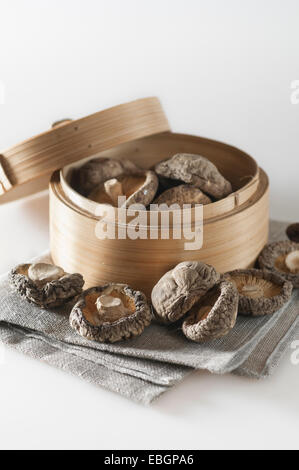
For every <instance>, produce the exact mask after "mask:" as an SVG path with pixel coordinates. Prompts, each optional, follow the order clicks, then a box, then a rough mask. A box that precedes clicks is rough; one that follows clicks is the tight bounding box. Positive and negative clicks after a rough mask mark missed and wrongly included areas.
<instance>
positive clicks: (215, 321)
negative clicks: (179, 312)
mask: <svg viewBox="0 0 299 470" xmlns="http://www.w3.org/2000/svg"><path fill="white" fill-rule="evenodd" d="M238 302H239V294H238V291H237V289H236V287H235V286H234V285H233V284H232V283H231V282H228V281H222V282H219V283H218V284H216V285H215V286H214V287H213V288H212V289H211V290H209V292H207V293H206V294H205V295H204V296H203V297H202V298H201V299H200V301H199V302H197V303H196V304H195V305H194V306H193V307H192V309H191V310H190V312H189V313H188V314H187V318H186V319H185V320H184V322H183V325H182V330H183V333H184V335H185V336H186V337H187V338H188V339H191V340H192V341H196V342H198V343H200V342H205V341H210V340H212V339H216V338H220V337H222V336H225V335H227V333H228V332H229V331H230V330H231V329H232V328H233V327H234V326H235V323H236V319H237V314H238Z"/></svg>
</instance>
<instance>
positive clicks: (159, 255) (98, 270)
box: [0, 98, 269, 295]
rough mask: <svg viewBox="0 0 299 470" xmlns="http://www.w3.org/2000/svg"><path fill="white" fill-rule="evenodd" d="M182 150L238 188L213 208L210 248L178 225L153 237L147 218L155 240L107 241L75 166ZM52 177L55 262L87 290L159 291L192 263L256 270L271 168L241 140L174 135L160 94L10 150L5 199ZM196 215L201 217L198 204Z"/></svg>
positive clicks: (1, 181)
mask: <svg viewBox="0 0 299 470" xmlns="http://www.w3.org/2000/svg"><path fill="white" fill-rule="evenodd" d="M178 152H186V153H195V154H201V155H203V156H206V157H207V158H209V159H210V160H211V161H212V162H213V163H215V165H216V166H217V167H218V169H219V170H220V172H221V173H222V174H223V175H224V176H225V177H226V178H227V179H228V180H229V181H231V183H232V185H233V190H234V192H233V193H232V194H231V195H229V196H228V197H226V198H225V199H222V200H220V201H217V202H214V203H211V204H209V205H207V206H204V207H203V225H202V228H203V246H202V248H201V249H199V250H188V251H186V250H185V249H184V246H185V242H186V240H185V239H173V238H172V237H171V235H172V230H173V227H172V226H171V227H170V239H168V240H163V239H160V238H158V239H150V238H149V232H150V227H149V225H147V224H146V225H145V227H144V228H143V232H144V233H145V235H146V239H136V240H131V239H130V238H125V239H117V238H116V239H114V240H110V239H105V240H101V239H99V238H97V237H96V227H97V224H98V223H99V217H97V216H96V215H95V203H93V202H92V201H90V200H88V199H86V198H84V197H83V196H81V195H80V194H79V193H77V192H76V191H75V190H74V188H72V187H71V185H70V175H71V173H72V171H73V169H74V167H78V166H80V165H82V162H84V161H86V160H88V159H90V158H94V157H99V158H101V157H111V158H119V159H129V160H131V161H133V162H134V163H136V164H137V165H139V166H141V167H142V168H145V169H147V168H152V167H153V166H154V165H155V164H156V163H157V162H159V161H161V160H163V159H165V158H167V157H170V156H172V155H173V154H175V153H178ZM53 172H54V173H53ZM51 175H52V177H51ZM50 178H51V180H50V190H49V192H50V245H51V255H52V259H53V262H54V263H55V264H57V265H60V266H61V267H62V268H63V269H64V270H65V271H67V272H80V273H82V274H83V276H84V278H85V281H86V287H87V288H88V287H91V286H96V285H99V284H103V283H107V282H116V281H117V282H124V283H128V284H130V285H131V286H132V287H133V288H136V289H140V290H142V291H144V292H145V293H146V294H147V295H150V293H151V290H152V287H153V286H154V284H155V283H156V282H157V281H158V279H159V278H160V277H161V276H162V275H163V274H164V273H165V272H166V271H167V270H169V269H171V268H173V267H174V266H175V265H176V264H177V263H179V262H181V261H184V260H202V261H204V262H206V263H209V264H211V265H213V266H215V268H216V269H217V270H218V271H220V272H225V271H228V270H232V269H235V268H247V267H250V266H252V265H253V264H254V262H255V260H256V258H257V256H258V254H259V253H260V251H261V250H262V248H263V246H264V245H265V244H266V242H267V239H268V221H269V206H268V205H269V201H268V199H269V183H268V178H267V175H266V174H265V172H264V171H263V170H261V169H260V168H259V167H258V165H257V163H256V162H255V160H254V159H253V158H252V157H250V156H249V155H247V154H246V153H244V152H242V151H241V150H239V149H237V148H235V147H232V146H229V145H226V144H223V143H220V142H216V141H213V140H209V139H204V138H202V137H197V136H191V135H184V134H176V133H172V132H170V127H169V124H168V121H167V118H166V116H165V114H164V112H163V109H162V107H161V104H160V102H159V100H158V99H157V98H145V99H141V100H137V101H134V102H131V103H126V104H123V105H120V106H116V107H114V108H110V109H107V110H104V111H101V112H98V113H95V114H93V115H91V116H87V117H84V118H82V119H79V120H76V121H71V120H66V121H64V122H61V123H60V122H59V123H56V124H55V126H54V127H53V128H52V129H50V130H48V131H47V132H45V133H43V134H41V135H39V136H36V137H33V138H31V139H28V140H27V141H25V142H22V143H21V144H18V145H16V146H14V147H12V148H10V149H8V150H6V151H3V152H1V155H0V204H2V203H6V202H9V201H12V200H15V199H18V198H20V197H24V196H26V195H28V194H32V193H34V192H36V191H39V190H41V189H44V188H46V187H47V186H48V184H49V179H50ZM191 216H192V224H196V223H197V222H198V221H197V219H196V217H197V216H196V214H195V212H194V211H191ZM129 220H130V218H129ZM116 223H117V222H116ZM159 228H160V227H158V229H159Z"/></svg>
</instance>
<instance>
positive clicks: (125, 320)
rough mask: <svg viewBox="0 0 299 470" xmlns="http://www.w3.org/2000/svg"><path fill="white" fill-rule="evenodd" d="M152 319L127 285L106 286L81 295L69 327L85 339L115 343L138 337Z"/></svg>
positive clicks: (139, 294)
mask: <svg viewBox="0 0 299 470" xmlns="http://www.w3.org/2000/svg"><path fill="white" fill-rule="evenodd" d="M151 317H152V314H151V310H150V307H149V305H148V302H147V299H146V297H145V295H144V294H143V293H142V292H139V291H135V290H133V289H131V287H129V286H128V285H126V284H107V285H105V286H100V287H92V288H91V289H88V290H86V291H85V292H83V294H82V295H81V297H80V298H79V300H78V302H77V303H76V305H75V306H74V308H73V310H72V312H71V315H70V325H71V327H72V328H73V329H74V330H76V331H77V332H78V333H79V334H80V335H81V336H84V337H85V338H87V339H90V340H93V341H99V342H108V343H115V342H116V341H121V340H123V339H129V338H132V337H134V336H138V335H140V334H141V333H142V332H143V330H144V328H145V327H146V326H148V325H149V324H150V323H151Z"/></svg>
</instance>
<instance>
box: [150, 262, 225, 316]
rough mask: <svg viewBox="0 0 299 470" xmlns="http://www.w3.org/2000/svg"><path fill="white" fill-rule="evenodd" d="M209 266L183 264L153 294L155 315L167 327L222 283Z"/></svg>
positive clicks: (192, 263)
mask: <svg viewBox="0 0 299 470" xmlns="http://www.w3.org/2000/svg"><path fill="white" fill-rule="evenodd" d="M219 278H220V275H219V274H218V273H217V272H216V270H215V269H214V268H213V267H212V266H209V265H208V264H205V263H202V262H200V261H183V262H182V263H179V264H178V265H177V266H176V267H175V268H174V269H172V270H171V271H168V272H167V273H166V274H164V276H162V277H161V279H160V280H159V281H158V282H157V284H156V285H155V286H154V288H153V290H152V304H153V307H154V314H155V316H156V318H157V319H158V320H160V321H161V322H163V323H172V322H175V321H177V320H178V319H179V318H181V317H182V316H183V315H184V314H185V313H186V312H188V311H189V310H190V309H191V307H192V306H193V305H194V304H195V303H196V302H197V301H198V300H199V299H200V298H201V297H202V296H203V295H204V294H205V293H206V292H207V291H208V290H209V289H211V288H212V287H213V286H214V285H215V284H216V282H217V281H218V280H219Z"/></svg>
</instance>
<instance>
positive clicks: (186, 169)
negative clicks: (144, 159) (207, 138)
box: [155, 153, 232, 199]
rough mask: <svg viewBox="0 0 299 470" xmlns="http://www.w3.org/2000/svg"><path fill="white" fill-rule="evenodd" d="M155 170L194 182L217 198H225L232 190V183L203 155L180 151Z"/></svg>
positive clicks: (185, 181)
mask: <svg viewBox="0 0 299 470" xmlns="http://www.w3.org/2000/svg"><path fill="white" fill-rule="evenodd" d="M155 170H156V173H157V174H158V175H161V176H163V177H166V178H171V179H175V180H181V181H183V182H184V183H187V184H192V185H193V186H195V187H197V188H199V189H201V190H202V191H203V192H204V193H207V194H209V195H210V196H213V197H215V198H216V199H221V198H224V197H226V196H228V195H229V194H230V193H231V192H232V185H231V183H230V182H229V181H227V180H226V179H225V178H224V176H222V175H221V173H220V172H219V171H218V169H217V168H216V166H215V165H214V164H213V163H212V162H210V161H209V160H208V159H207V158H205V157H202V156H201V155H193V154H187V153H178V154H176V155H174V156H173V157H172V158H170V159H168V160H164V161H162V162H160V163H158V164H157V165H156V167H155Z"/></svg>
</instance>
